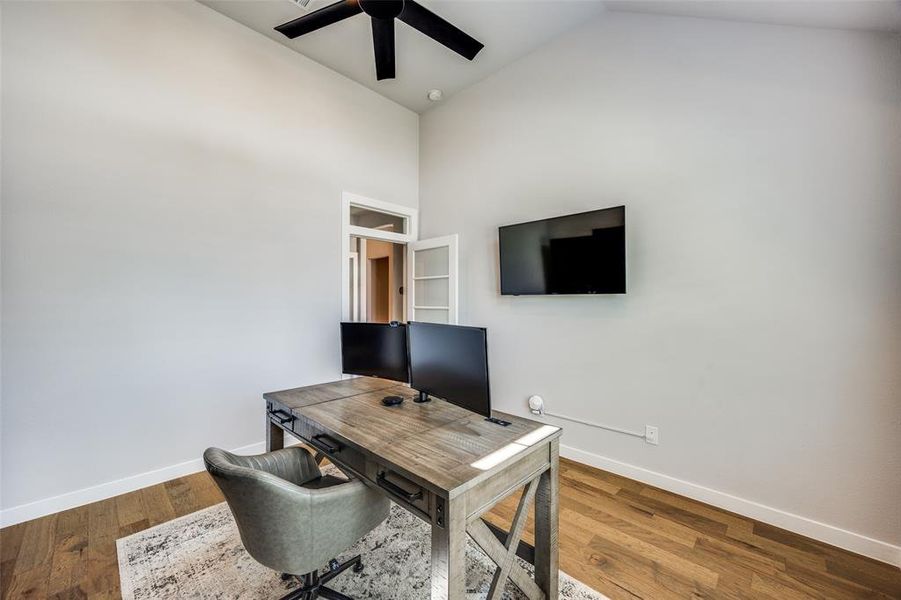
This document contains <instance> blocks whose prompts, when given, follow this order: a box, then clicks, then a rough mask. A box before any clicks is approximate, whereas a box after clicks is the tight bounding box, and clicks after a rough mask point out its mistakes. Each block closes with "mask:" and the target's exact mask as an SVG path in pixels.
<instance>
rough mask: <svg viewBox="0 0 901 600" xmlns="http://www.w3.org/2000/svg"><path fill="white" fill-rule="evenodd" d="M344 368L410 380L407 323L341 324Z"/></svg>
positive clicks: (345, 370) (348, 371)
mask: <svg viewBox="0 0 901 600" xmlns="http://www.w3.org/2000/svg"><path fill="white" fill-rule="evenodd" d="M341 367H342V368H341V371H342V372H343V373H347V374H348V375H368V376H370V377H382V378H384V379H393V380H395V381H402V382H404V383H406V382H407V381H409V376H408V371H407V326H406V325H404V324H398V323H392V324H388V323H347V322H345V323H341Z"/></svg>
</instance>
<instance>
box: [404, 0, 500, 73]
mask: <svg viewBox="0 0 901 600" xmlns="http://www.w3.org/2000/svg"><path fill="white" fill-rule="evenodd" d="M397 18H398V19H400V20H401V21H403V22H404V23H406V24H407V25H409V26H410V27H412V28H414V29H417V30H419V31H420V32H421V33H424V34H426V35H427V36H429V37H430V38H432V39H433V40H435V41H436V42H438V43H439V44H444V45H445V46H447V47H448V48H450V49H451V50H453V51H454V52H456V53H457V54H460V55H462V56H464V57H466V58H468V59H469V60H472V59H473V58H475V56H476V54H478V53H479V50H481V49H482V48H484V47H485V46H484V44H482V43H481V42H480V41H478V40H477V39H475V38H474V37H472V36H471V35H469V34H468V33H466V32H465V31H462V30H461V29H459V28H457V27H455V26H454V25H451V24H450V23H448V22H447V21H445V20H444V19H442V18H441V17H439V16H438V15H436V14H435V13H433V12H432V11H430V10H428V9H427V8H425V7H424V6H422V5H421V4H417V3H416V2H414V1H413V0H405V1H404V10H403V12H402V13H400V15H399V16H398V17H397Z"/></svg>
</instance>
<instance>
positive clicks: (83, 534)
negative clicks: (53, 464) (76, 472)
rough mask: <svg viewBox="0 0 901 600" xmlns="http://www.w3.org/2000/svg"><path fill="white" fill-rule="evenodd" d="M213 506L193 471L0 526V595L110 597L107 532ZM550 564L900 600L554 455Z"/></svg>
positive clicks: (744, 526)
mask: <svg viewBox="0 0 901 600" xmlns="http://www.w3.org/2000/svg"><path fill="white" fill-rule="evenodd" d="M517 498H518V494H514V495H513V496H512V497H511V498H509V499H507V500H506V501H505V502H503V503H502V504H501V505H499V506H498V507H497V508H496V509H495V510H494V511H493V513H492V515H491V520H492V521H494V522H496V523H497V524H499V525H501V526H504V527H507V526H508V525H509V523H510V521H511V520H512V517H513V514H514V512H515V511H516V502H517ZM221 501H222V496H221V494H220V493H219V490H218V489H217V488H216V486H215V484H214V483H213V482H212V480H211V479H210V478H209V477H208V476H207V474H206V473H198V474H195V475H189V476H186V477H181V478H179V479H173V480H172V481H167V482H166V483H162V484H159V485H155V486H152V487H148V488H145V489H142V490H138V491H135V492H131V493H128V494H123V495H122V496H117V497H115V498H110V499H108V500H102V501H100V502H95V503H93V504H88V505H85V506H81V507H78V508H74V509H72V510H67V511H64V512H61V513H58V514H55V515H49V516H46V517H42V518H40V519H35V520H34V521H28V522H26V523H20V524H18V525H13V526H11V527H7V528H5V529H3V530H0V598H4V599H6V598H9V599H10V600H12V599H14V598H16V599H18V598H53V599H60V600H62V599H75V598H119V597H120V594H119V571H118V565H117V561H116V539H117V538H119V537H122V536H125V535H128V534H131V533H134V532H136V531H140V530H142V529H146V528H148V527H152V526H154V525H158V524H159V523H163V522H165V521H168V520H170V519H173V518H175V517H179V516H181V515H185V514H188V513H191V512H193V511H196V510H200V509H202V508H205V507H207V506H211V505H213V504H216V503H218V502H221ZM532 526H533V521H532V518H531V516H530V519H529V523H528V525H527V531H526V534H525V535H524V539H527V540H529V541H531V540H532V535H533V531H532ZM560 568H561V569H563V570H564V571H566V572H567V573H569V574H570V575H572V576H573V577H576V578H577V579H580V580H581V581H583V582H585V583H586V584H587V585H589V586H591V587H593V588H595V589H596V590H598V591H600V592H602V593H604V594H606V595H607V596H609V597H610V598H611V599H613V600H620V599H635V598H642V599H653V600H657V599H662V600H666V599H669V598H723V599H740V598H761V599H765V600H772V599H776V600H794V599H808V598H817V599H826V598H829V599H832V598H835V599H851V598H874V599H888V598H891V599H895V600H898V599H901V570H899V569H897V568H894V567H891V566H889V565H886V564H883V563H879V562H877V561H874V560H870V559H868V558H863V557H860V556H857V555H854V554H851V553H849V552H845V551H843V550H839V549H837V548H834V547H832V546H828V545H826V544H822V543H820V542H817V541H814V540H811V539H808V538H804V537H802V536H799V535H796V534H793V533H790V532H787V531H784V530H781V529H778V528H776V527H772V526H770V525H766V524H764V523H760V522H757V521H753V520H750V519H746V518H744V517H741V516H738V515H735V514H732V513H728V512H725V511H722V510H719V509H717V508H713V507H711V506H708V505H705V504H702V503H700V502H695V501H693V500H689V499H687V498H684V497H682V496H678V495H675V494H671V493H669V492H665V491H662V490H659V489H656V488H653V487H650V486H646V485H644V484H641V483H638V482H636V481H632V480H630V479H625V478H623V477H619V476H616V475H613V474H611V473H607V472H604V471H599V470H597V469H593V468H591V467H587V466H584V465H580V464H578V463H575V462H572V461H568V460H565V459H562V460H561V464H560Z"/></svg>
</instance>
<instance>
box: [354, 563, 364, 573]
mask: <svg viewBox="0 0 901 600" xmlns="http://www.w3.org/2000/svg"><path fill="white" fill-rule="evenodd" d="M362 572H363V563H362V562H358V563H357V564H355V565H354V573H362Z"/></svg>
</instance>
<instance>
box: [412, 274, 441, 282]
mask: <svg viewBox="0 0 901 600" xmlns="http://www.w3.org/2000/svg"><path fill="white" fill-rule="evenodd" d="M448 277H450V275H422V276H420V277H414V278H413V281H427V280H429V279H447V278H448Z"/></svg>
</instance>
